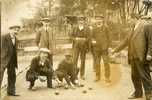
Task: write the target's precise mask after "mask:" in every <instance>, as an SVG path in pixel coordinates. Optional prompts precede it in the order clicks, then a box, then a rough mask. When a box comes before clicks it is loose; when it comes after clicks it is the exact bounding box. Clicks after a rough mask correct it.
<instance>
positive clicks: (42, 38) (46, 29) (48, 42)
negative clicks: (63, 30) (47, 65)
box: [36, 18, 55, 65]
mask: <svg viewBox="0 0 152 100" xmlns="http://www.w3.org/2000/svg"><path fill="white" fill-rule="evenodd" d="M41 22H42V24H43V27H42V28H41V29H40V30H39V31H38V33H37V34H36V44H37V46H38V47H39V48H47V49H49V50H50V56H49V58H50V62H52V65H53V50H54V48H55V47H54V44H55V43H54V42H55V40H54V38H55V37H54V33H53V30H52V28H50V26H49V25H50V19H49V18H43V19H42V20H41Z"/></svg>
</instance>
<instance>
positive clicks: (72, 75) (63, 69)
mask: <svg viewBox="0 0 152 100" xmlns="http://www.w3.org/2000/svg"><path fill="white" fill-rule="evenodd" d="M78 72H79V69H78V68H76V67H74V64H73V60H72V55H71V54H70V53H66V55H65V59H64V60H62V61H61V63H60V64H59V65H58V68H57V69H56V72H55V73H56V75H57V78H58V79H59V81H61V82H62V81H63V79H65V80H66V82H67V84H68V87H72V86H73V85H77V82H76V81H77V75H78Z"/></svg>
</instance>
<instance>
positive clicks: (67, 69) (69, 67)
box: [56, 60, 75, 75]
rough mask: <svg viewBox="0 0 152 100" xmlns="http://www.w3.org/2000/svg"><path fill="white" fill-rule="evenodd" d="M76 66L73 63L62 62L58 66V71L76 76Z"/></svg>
mask: <svg viewBox="0 0 152 100" xmlns="http://www.w3.org/2000/svg"><path fill="white" fill-rule="evenodd" d="M74 68H75V67H74V64H73V63H67V62H66V61H65V60H63V61H61V63H60V64H59V65H58V68H57V69H56V71H60V72H63V73H65V74H68V75H72V74H73V75H74V74H75V69H74Z"/></svg>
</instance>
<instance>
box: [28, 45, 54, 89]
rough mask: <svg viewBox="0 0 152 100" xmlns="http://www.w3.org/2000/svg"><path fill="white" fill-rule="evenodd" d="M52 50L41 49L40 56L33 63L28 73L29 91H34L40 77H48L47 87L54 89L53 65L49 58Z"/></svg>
mask: <svg viewBox="0 0 152 100" xmlns="http://www.w3.org/2000/svg"><path fill="white" fill-rule="evenodd" d="M49 53H50V50H48V49H47V48H40V52H39V55H38V56H37V57H34V58H33V59H32V61H31V65H30V69H29V70H28V71H27V74H26V80H27V81H29V82H30V86H29V89H30V90H32V89H33V87H34V84H35V81H36V79H37V78H38V76H46V77H47V87H48V88H52V75H53V69H52V64H51V63H50V60H49V58H48V56H49Z"/></svg>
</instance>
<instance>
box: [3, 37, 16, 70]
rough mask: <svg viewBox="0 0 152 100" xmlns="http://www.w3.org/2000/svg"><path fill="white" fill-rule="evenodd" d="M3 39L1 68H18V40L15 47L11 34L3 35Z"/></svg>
mask: <svg viewBox="0 0 152 100" xmlns="http://www.w3.org/2000/svg"><path fill="white" fill-rule="evenodd" d="M1 39H2V40H1V42H2V43H1V68H6V67H8V65H10V64H11V67H12V68H13V67H14V68H15V67H16V68H17V67H18V66H17V51H16V50H17V41H18V40H17V38H16V39H15V40H16V41H15V45H14V44H13V42H12V40H11V36H10V34H6V35H3V36H2V37H1Z"/></svg>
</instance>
